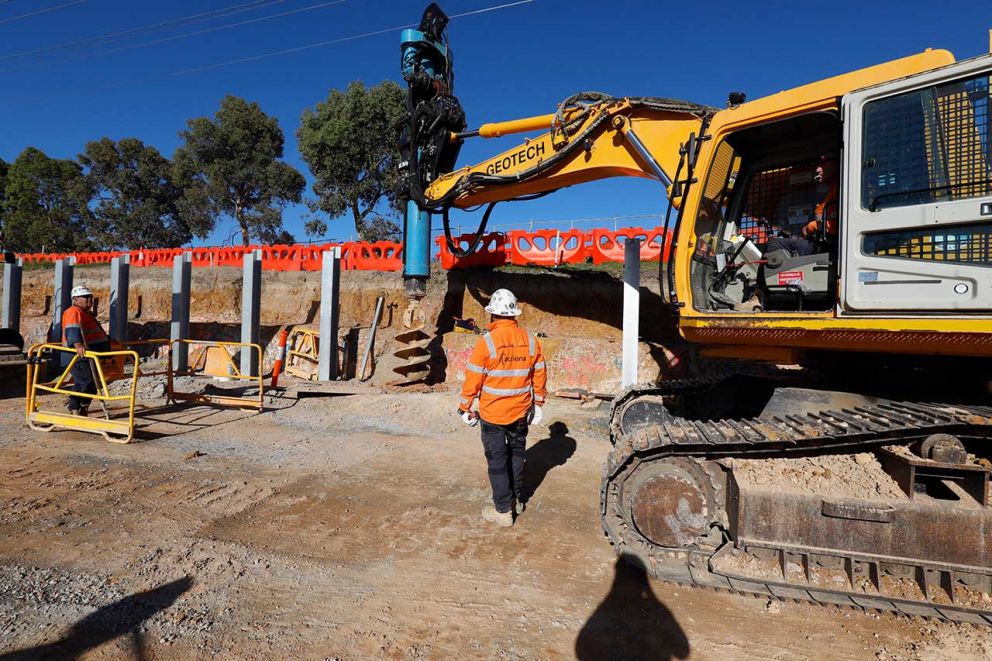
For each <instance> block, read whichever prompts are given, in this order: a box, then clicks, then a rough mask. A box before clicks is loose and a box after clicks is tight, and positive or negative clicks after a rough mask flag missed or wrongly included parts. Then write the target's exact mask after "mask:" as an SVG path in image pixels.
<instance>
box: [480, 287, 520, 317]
mask: <svg viewBox="0 0 992 661" xmlns="http://www.w3.org/2000/svg"><path fill="white" fill-rule="evenodd" d="M486 312H488V313H489V314H494V315H496V316H497V317H516V316H518V315H519V314H520V313H521V312H522V310H521V309H520V308H518V307H517V297H516V296H514V295H513V292H512V291H510V290H509V289H497V290H496V291H494V292H493V295H492V297H491V298H490V299H489V305H487V306H486Z"/></svg>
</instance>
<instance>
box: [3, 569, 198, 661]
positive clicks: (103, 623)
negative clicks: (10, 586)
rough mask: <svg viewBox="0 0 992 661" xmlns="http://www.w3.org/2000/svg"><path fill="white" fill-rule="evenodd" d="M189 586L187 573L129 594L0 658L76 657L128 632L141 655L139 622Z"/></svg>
mask: <svg viewBox="0 0 992 661" xmlns="http://www.w3.org/2000/svg"><path fill="white" fill-rule="evenodd" d="M192 586H193V579H192V578H190V577H189V576H186V577H184V578H180V579H179V580H176V581H172V582H171V583H165V584H164V585H160V586H158V587H157V588H153V589H151V590H146V591H145V592H138V593H136V594H132V595H129V596H127V597H124V598H123V599H120V600H118V601H115V602H114V603H112V604H108V605H106V606H104V607H102V608H100V609H99V610H97V611H96V612H94V613H90V614H89V615H87V616H86V617H84V618H83V619H81V620H79V621H78V622H76V623H75V624H74V625H72V628H71V629H69V631H68V632H66V634H65V635H64V636H62V637H61V638H60V639H58V640H56V641H55V642H53V643H48V644H46V645H39V646H37V647H31V648H27V649H22V650H15V651H13V652H9V653H7V654H0V661H27V660H28V659H77V658H79V657H80V656H81V655H82V654H83V653H85V652H86V651H87V650H91V649H93V648H96V647H99V646H100V645H103V644H104V643H107V642H109V641H111V640H114V639H115V638H118V637H120V636H123V635H125V634H128V633H130V634H131V639H132V647H133V649H134V652H135V655H136V657H137V658H139V659H141V658H144V653H143V646H142V640H141V633H140V632H139V631H138V625H140V624H141V623H142V622H144V621H145V620H147V619H148V618H150V617H151V616H152V615H154V614H155V613H158V612H159V611H163V610H165V609H166V608H168V607H169V606H171V605H172V604H174V603H175V602H176V600H177V599H178V598H179V596H180V595H181V594H183V593H184V592H186V591H187V590H189V589H190V588H191V587H192Z"/></svg>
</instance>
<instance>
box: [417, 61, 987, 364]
mask: <svg viewBox="0 0 992 661" xmlns="http://www.w3.org/2000/svg"><path fill="white" fill-rule="evenodd" d="M979 59H981V58H979ZM985 59H988V60H989V63H988V67H987V69H988V70H990V71H992V59H990V58H989V57H986V58H985ZM954 63H955V60H954V57H953V55H951V53H949V52H947V51H943V50H927V51H925V52H923V53H919V54H916V55H912V56H909V57H905V58H902V59H898V60H894V61H891V62H887V63H884V64H880V65H877V66H872V67H868V68H865V69H861V70H858V71H855V72H852V73H848V74H844V75H839V76H836V77H833V78H828V79H825V80H821V81H818V82H814V83H811V84H808V85H804V86H801V87H798V88H795V89H792V90H788V91H783V92H780V93H777V94H773V95H771V96H767V97H764V98H760V99H757V100H754V101H750V102H747V103H742V104H739V105H735V106H732V107H728V108H726V109H722V110H715V109H712V110H713V112H711V113H710V114H709V115H708V116H706V117H705V119H704V118H703V117H701V116H700V114H699V113H698V112H693V111H679V110H658V109H656V108H652V107H644V106H643V105H639V104H637V103H634V102H632V101H633V100H631V99H612V100H608V101H604V102H602V103H600V104H589V105H587V106H585V107H584V112H577V111H575V110H574V109H571V110H569V111H568V113H566V114H563V115H562V116H560V117H556V116H555V115H545V116H540V117H533V118H527V119H524V120H514V121H512V122H506V123H500V124H489V125H486V127H487V129H486V135H492V136H496V135H506V134H508V133H513V132H524V131H528V130H535V129H536V128H537V127H539V126H548V125H549V124H551V125H552V127H553V128H552V130H551V131H550V132H548V133H545V134H543V135H540V136H538V137H535V138H532V139H527V140H525V141H524V143H523V144H522V145H520V146H518V147H515V148H513V149H510V150H507V151H505V152H503V153H501V154H499V155H497V156H494V157H493V158H490V159H487V160H485V161H483V162H481V163H479V164H477V165H474V166H471V167H465V168H461V169H459V170H455V171H453V172H451V173H449V174H447V175H444V176H442V177H439V178H438V179H437V180H436V181H435V182H433V184H432V185H431V186H430V187H429V189H428V190H427V192H426V196H427V198H428V199H429V200H440V199H441V198H445V197H446V198H447V199H449V200H451V204H452V205H453V206H456V207H461V208H464V207H470V206H474V205H477V204H480V203H485V202H494V201H499V200H507V199H512V198H515V197H519V196H523V195H532V194H535V193H542V192H547V191H552V190H556V189H560V188H563V187H566V186H571V185H575V184H579V183H583V182H587V181H592V180H597V179H603V178H606V177H613V176H638V177H648V178H655V179H658V180H660V181H661V182H662V183H663V184H665V185H666V186H668V192H669V193H672V192H674V195H672V196H670V199H671V200H672V204H673V207H674V208H677V209H679V211H680V212H681V222H679V223H676V224H675V225H674V226H673V227H671V228H670V229H672V230H674V229H675V228H676V227H677V228H678V231H677V234H676V235H674V236H672V237H671V240H672V243H673V246H674V248H675V256H676V257H675V263H674V265H673V268H674V278H673V284H674V294H675V295H676V296H677V299H676V300H677V301H678V302H679V314H678V319H679V329H680V332H681V334H682V335H683V336H684V337H685V338H686V339H687V340H689V341H691V342H693V343H696V344H697V345H700V346H701V347H702V350H703V352H704V353H705V354H708V355H712V356H718V357H728V358H747V359H757V360H773V361H775V362H778V363H788V362H797V361H798V357H799V355H800V354H801V352H802V351H803V350H808V349H818V350H830V351H861V352H883V353H900V354H938V355H939V354H944V355H957V356H975V357H979V356H981V357H989V356H992V310H990V309H988V308H987V307H985V308H981V307H979V308H978V309H975V308H972V309H950V310H914V309H911V308H910V309H902V310H900V309H893V310H867V311H860V312H859V311H857V310H855V311H851V310H849V309H847V310H846V309H844V307H843V306H842V305H841V303H840V301H839V300H838V299H839V298H840V295H839V293H840V292H841V291H842V287H843V285H844V283H843V282H842V280H843V270H842V269H841V268H839V267H837V266H834V267H833V268H836V269H837V273H836V281H837V283H838V284H837V285H836V295H832V296H833V299H834V300H831V301H829V302H828V304H825V305H823V306H822V309H817V310H812V311H809V310H807V311H801V310H802V309H803V308H802V306H801V305H800V306H799V310H793V311H787V310H774V311H769V310H767V309H758V310H750V311H749V310H745V309H734V310H733V311H728V310H714V309H707V307H706V306H705V305H703V304H702V302H701V301H700V300H698V299H699V295H698V291H695V290H694V287H693V268H694V267H693V256H694V254H696V253H697V251H698V250H699V249H700V248H701V247H704V246H701V245H700V244H701V243H702V242H704V241H706V240H709V238H710V237H709V235H706V234H704V233H703V231H704V227H703V225H704V224H705V222H706V221H705V219H706V217H707V213H711V214H712V213H715V212H716V211H714V210H713V209H712V208H711V209H710V210H709V211H707V208H706V196H707V190H706V189H707V185H708V177H709V176H710V174H711V173H713V172H715V171H717V170H720V169H721V168H723V169H725V170H727V169H729V168H734V167H736V165H737V164H738V163H736V162H735V163H731V162H729V161H728V156H727V153H726V152H727V151H729V150H727V149H726V148H724V153H721V152H720V150H721V145H722V144H724V142H725V140H726V139H727V138H728V137H731V136H734V135H738V136H740V135H744V134H743V133H742V132H745V131H748V130H752V133H753V134H754V135H760V131H765V130H766V128H767V127H776V126H779V127H781V126H784V124H783V122H786V121H789V120H792V119H794V118H803V117H810V118H814V119H816V118H819V117H821V116H829V117H831V118H834V119H832V120H831V121H834V122H835V124H836V127H837V134H838V136H837V143H838V148H839V147H840V145H841V143H842V140H841V137H840V134H841V130H842V129H841V126H842V122H841V113H842V112H843V111H844V109H843V107H842V106H843V102H842V100H843V99H844V98H845V97H846V95H849V94H851V93H852V92H854V91H857V90H866V89H867V90H871V89H873V88H875V87H877V86H880V85H885V84H888V83H892V82H893V81H900V80H903V79H907V78H909V77H912V76H915V75H917V74H923V73H925V72H934V71H940V70H942V69H943V68H947V67H950V66H953V65H954ZM848 120H849V118H846V117H845V118H844V123H845V124H846V123H847V122H848ZM810 121H813V120H810ZM817 121H818V120H817ZM957 121H959V122H960V119H959V120H957ZM556 122H557V123H558V124H557V126H556V124H555V123H556ZM595 127H598V128H595ZM566 129H567V130H566ZM767 130H770V131H773V130H775V129H774V128H771V129H767ZM843 130H845V131H846V130H847V128H844V129H843ZM628 132H629V133H633V134H635V135H636V138H634V139H631V138H630V137H629V135H628ZM700 135H703V136H704V138H703V139H702V140H698V139H695V138H697V137H698V136H700ZM962 139H963V138H957V140H959V141H961V140H962ZM579 140H581V142H582V144H580V145H576V144H573V143H575V142H576V141H579ZM634 142H639V143H641V145H643V147H644V148H646V151H647V152H648V154H645V153H644V151H643V150H641V151H638V149H634V148H632V144H633V143H634ZM847 147H849V146H847ZM687 149H690V150H695V153H696V159H695V161H694V162H695V171H694V173H693V178H694V181H693V182H692V183H691V184H690V185H689V186H688V187H687V190H688V193H687V194H686V196H685V198H684V199H683V198H682V197H680V194H681V193H682V192H683V188H682V187H680V185H679V182H678V181H677V180H678V178H679V175H678V171H679V168H680V159H682V157H683V156H684V154H685V152H686V150H687ZM680 150H681V151H680ZM566 152H567V157H566V158H560V159H558V162H557V164H556V165H555V166H554V167H553V168H551V169H547V168H546V169H545V170H544V171H541V172H540V173H535V166H540V165H541V164H542V163H544V162H546V161H547V160H548V159H549V158H550V157H551V156H552V155H554V154H558V153H562V154H565V153H566ZM729 158H731V159H732V158H734V157H729ZM652 159H653V161H654V163H651V162H650V161H651V160H652ZM659 168H660V170H662V171H664V173H667V175H668V176H667V177H665V176H662V175H660V174H659V173H658V172H659ZM673 173H674V174H673ZM485 175H490V176H491V175H495V176H498V177H503V178H505V179H507V180H508V179H510V178H513V177H517V178H518V180H517V181H514V182H509V183H507V182H506V181H504V182H500V185H492V184H491V183H490V182H491V179H489V180H487V179H486V177H485ZM953 175H954V173H953V172H952V176H953ZM986 176H987V175H986ZM959 177H960V175H959ZM666 178H667V179H669V180H668V181H666ZM673 179H674V180H676V183H675V185H674V187H673V186H672V184H671V180H673ZM846 183H847V182H846V180H842V182H841V193H840V197H841V203H840V204H841V207H840V221H839V222H840V225H841V232H842V233H843V231H844V223H845V217H844V207H843V200H844V196H845V192H844V191H845V185H846ZM979 183H981V185H983V186H984V185H986V184H985V183H982V182H979ZM732 185H733V184H731V186H732ZM976 185H977V184H976ZM660 192H662V193H664V192H665V190H664V189H662V191H660ZM453 196H454V197H453ZM452 198H453V199H452ZM990 199H992V198H990ZM711 206H712V204H711ZM983 208H984V206H983ZM718 213H722V212H718ZM990 213H992V212H990ZM927 240H929V239H927ZM986 240H988V241H990V242H992V239H986ZM916 242H917V243H919V240H916ZM907 245H908V244H907ZM903 247H904V248H905V246H903ZM851 251H852V249H851V246H849V245H845V244H844V243H843V242H840V245H839V248H838V254H837V255H835V261H836V262H839V263H840V264H843V263H844V262H845V261H846V260H848V259H849V258H850V253H851ZM876 254H879V253H876ZM938 259H939V257H938ZM931 264H932V262H931ZM979 266H985V267H989V266H992V264H987V263H982V264H979ZM663 271H664V267H663ZM663 277H664V274H663ZM859 277H863V276H860V275H859ZM880 284H886V283H880ZM832 286H833V285H832ZM887 289H888V288H887ZM832 291H833V290H832Z"/></svg>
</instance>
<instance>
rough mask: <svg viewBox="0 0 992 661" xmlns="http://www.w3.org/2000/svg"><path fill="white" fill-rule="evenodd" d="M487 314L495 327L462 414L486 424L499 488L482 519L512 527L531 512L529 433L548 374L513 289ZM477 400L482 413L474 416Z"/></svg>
mask: <svg viewBox="0 0 992 661" xmlns="http://www.w3.org/2000/svg"><path fill="white" fill-rule="evenodd" d="M486 312H488V313H489V314H491V315H492V322H491V323H490V325H489V332H488V333H486V334H485V335H483V336H482V338H480V339H479V342H478V343H477V344H476V345H475V349H474V350H473V351H472V355H471V357H470V358H469V362H468V366H467V367H466V369H465V386H464V387H463V388H462V395H461V403H460V404H459V406H458V414H459V415H460V416H461V418H462V421H463V422H464V423H465V424H467V425H470V426H473V427H474V426H475V425H477V424H478V423H479V421H480V420H481V421H482V446H483V448H484V449H485V453H486V462H487V463H488V465H489V483H490V485H491V486H492V489H493V504H492V505H487V506H486V507H484V508H483V510H482V517H483V518H484V519H485V520H487V521H489V522H491V523H495V524H497V525H500V526H512V525H513V516H514V513H516V514H521V513H523V511H524V509H525V507H526V503H525V498H526V494H525V492H524V453H525V450H526V447H527V430H528V427H529V425H531V424H536V423H538V422H540V421H541V417H542V412H541V407H542V406H543V405H544V398H545V396H546V395H547V392H546V385H547V381H548V375H547V370H546V369H545V365H544V356H543V355H542V354H541V344H540V342H538V341H537V339H536V338H535V337H534V336H533V335H531V334H530V333H528V332H527V331H525V330H524V329H522V328H521V327H520V326H519V325H518V324H517V320H516V317H518V316H519V315H520V312H521V310H520V308H519V307H518V306H517V298H516V296H514V295H513V293H512V292H511V291H509V290H508V289H498V290H496V291H495V292H494V293H493V295H492V298H490V299H489V305H487V306H486ZM476 398H478V399H479V410H478V412H475V411H472V404H473V402H474V401H475V399H476ZM514 510H516V512H514Z"/></svg>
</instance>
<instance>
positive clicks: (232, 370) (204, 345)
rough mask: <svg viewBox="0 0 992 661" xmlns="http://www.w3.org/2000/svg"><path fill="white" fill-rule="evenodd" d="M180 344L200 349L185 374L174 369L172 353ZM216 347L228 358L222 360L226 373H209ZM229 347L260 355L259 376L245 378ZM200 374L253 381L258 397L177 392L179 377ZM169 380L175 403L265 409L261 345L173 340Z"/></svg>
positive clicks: (172, 398) (170, 353)
mask: <svg viewBox="0 0 992 661" xmlns="http://www.w3.org/2000/svg"><path fill="white" fill-rule="evenodd" d="M178 344H186V345H193V346H195V347H198V348H199V352H198V353H196V354H194V357H193V360H192V361H190V367H189V368H188V369H186V370H185V371H182V372H177V371H176V370H174V369H173V368H172V365H173V363H172V354H173V351H174V350H175V347H176V345H178ZM213 347H218V348H220V349H222V353H223V356H224V357H225V360H224V361H223V362H224V367H225V368H226V369H225V371H223V372H220V371H217V372H212V371H210V365H209V363H208V350H209V349H210V348H213ZM230 347H236V348H238V349H244V348H248V349H250V350H251V351H255V352H256V353H257V354H258V376H246V375H244V374H243V373H242V372H241V369H240V368H239V367H238V365H237V363H236V361H235V360H234V359H233V358H232V355H231V352H230V349H229V348H230ZM199 374H206V375H208V376H219V377H224V378H230V379H236V380H239V381H253V382H255V383H257V384H258V396H257V397H254V396H253V397H232V396H228V395H205V394H203V393H192V392H179V391H177V390H176V389H175V382H174V379H175V377H176V376H197V375H199ZM168 379H169V380H168V397H169V400H170V401H172V402H178V401H192V402H207V403H211V404H220V405H222V406H238V407H242V408H255V409H258V410H259V411H262V410H264V406H265V384H264V382H263V378H262V347H261V345H259V344H252V343H248V342H214V341H208V340H172V341H171V342H170V343H169V370H168Z"/></svg>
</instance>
